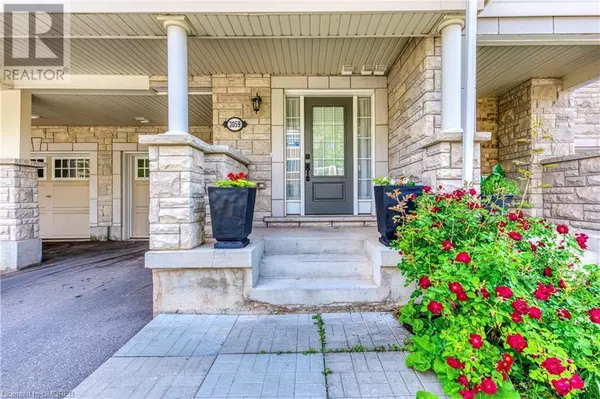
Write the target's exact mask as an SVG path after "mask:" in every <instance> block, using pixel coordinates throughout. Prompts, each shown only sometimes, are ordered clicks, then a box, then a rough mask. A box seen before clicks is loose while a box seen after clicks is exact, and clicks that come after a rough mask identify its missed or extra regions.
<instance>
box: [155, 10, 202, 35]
mask: <svg viewBox="0 0 600 399" xmlns="http://www.w3.org/2000/svg"><path fill="white" fill-rule="evenodd" d="M157 19H158V20H159V21H161V22H162V23H163V26H164V28H165V29H166V30H168V28H169V26H178V27H180V28H182V29H183V30H185V31H186V33H187V34H188V36H189V35H193V34H194V29H193V28H192V24H191V23H190V21H189V20H188V19H187V17H186V16H185V15H159V16H158V17H157Z"/></svg>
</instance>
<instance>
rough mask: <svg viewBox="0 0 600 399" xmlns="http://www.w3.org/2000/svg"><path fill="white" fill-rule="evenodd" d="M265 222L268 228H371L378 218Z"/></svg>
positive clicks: (292, 218)
mask: <svg viewBox="0 0 600 399" xmlns="http://www.w3.org/2000/svg"><path fill="white" fill-rule="evenodd" d="M264 221H265V223H266V224H267V227H322V226H333V227H337V226H348V227H371V226H375V225H376V218H375V216H374V215H305V216H300V215H290V216H284V217H274V216H266V217H265V218H264Z"/></svg>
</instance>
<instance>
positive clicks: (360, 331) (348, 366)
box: [75, 313, 441, 399]
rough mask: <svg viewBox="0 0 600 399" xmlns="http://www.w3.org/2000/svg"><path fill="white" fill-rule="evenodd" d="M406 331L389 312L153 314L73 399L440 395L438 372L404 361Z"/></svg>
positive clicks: (78, 389) (307, 397) (322, 397)
mask: <svg viewBox="0 0 600 399" xmlns="http://www.w3.org/2000/svg"><path fill="white" fill-rule="evenodd" d="M319 320H320V321H321V322H320V323H319ZM407 336H408V333H407V332H406V330H405V329H404V328H403V327H402V326H401V325H400V324H398V322H397V321H396V320H395V319H394V317H393V316H392V315H391V314H389V313H327V314H323V315H321V316H316V318H313V315H309V314H290V315H268V316H267V315H261V316H257V315H247V316H231V315H159V316H157V317H156V318H155V319H154V320H152V321H151V322H150V323H149V324H148V325H147V326H146V327H144V328H143V329H142V330H141V331H140V332H139V333H138V334H137V335H136V336H135V337H133V338H132V339H131V340H130V341H129V342H128V343H127V344H125V346H123V347H122V348H121V349H120V350H119V351H118V352H117V353H115V355H114V356H113V357H112V358H111V359H109V360H108V361H107V362H106V363H104V364H103V365H102V366H101V367H100V368H99V369H98V370H96V371H95V372H94V373H93V374H92V375H90V376H89V377H88V378H87V379H86V380H85V381H84V382H83V383H81V385H79V386H78V387H77V388H76V389H75V397H76V398H80V399H81V398H107V399H108V398H119V399H125V398H169V399H175V398H177V399H179V398H181V399H183V398H213V399H225V398H238V399H239V398H247V399H255V398H277V399H287V398H304V399H309V398H311V399H317V398H319V399H325V398H373V397H377V398H402V399H409V398H414V397H415V396H416V393H417V391H419V390H424V391H429V392H432V393H437V394H441V386H440V384H439V383H438V382H437V379H436V377H435V375H434V374H432V373H417V372H415V371H413V370H412V369H408V368H407V367H406V366H405V363H404V359H405V356H406V354H405V352H403V351H401V347H403V345H404V339H405V338H406V337H407ZM322 338H324V341H325V342H323V340H322ZM323 344H324V345H323Z"/></svg>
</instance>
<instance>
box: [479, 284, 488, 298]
mask: <svg viewBox="0 0 600 399" xmlns="http://www.w3.org/2000/svg"><path fill="white" fill-rule="evenodd" d="M479 293H480V294H481V297H482V298H483V299H488V298H489V297H490V293H489V292H488V290H486V289H485V288H484V287H481V288H480V289H479Z"/></svg>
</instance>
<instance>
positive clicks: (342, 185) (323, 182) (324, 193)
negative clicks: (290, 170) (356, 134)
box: [304, 97, 354, 215]
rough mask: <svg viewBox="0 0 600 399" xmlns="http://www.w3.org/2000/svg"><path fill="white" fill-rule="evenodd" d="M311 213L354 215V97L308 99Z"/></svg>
mask: <svg viewBox="0 0 600 399" xmlns="http://www.w3.org/2000/svg"><path fill="white" fill-rule="evenodd" d="M304 112H305V114H304V121H305V129H304V130H305V132H304V135H305V137H304V142H305V156H304V167H305V170H306V182H305V184H306V201H305V202H306V210H305V213H306V214H307V215H331V214H336V215H341V214H352V213H353V210H354V209H353V208H354V207H353V204H354V201H353V200H352V193H353V187H352V181H353V180H352V98H344V97H338V98H336V97H333V98H327V97H313V98H305V100H304Z"/></svg>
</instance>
